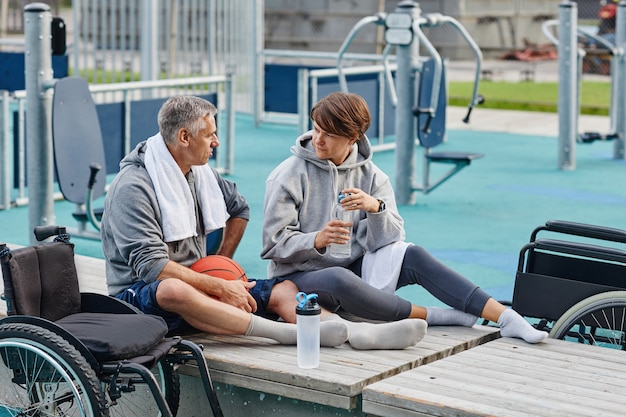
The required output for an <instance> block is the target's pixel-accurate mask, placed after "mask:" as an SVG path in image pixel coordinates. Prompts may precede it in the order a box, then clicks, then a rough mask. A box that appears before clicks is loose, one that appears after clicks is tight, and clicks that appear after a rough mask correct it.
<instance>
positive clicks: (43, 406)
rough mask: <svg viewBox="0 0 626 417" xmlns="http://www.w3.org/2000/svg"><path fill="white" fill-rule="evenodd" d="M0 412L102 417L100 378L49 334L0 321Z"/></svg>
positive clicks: (65, 344) (64, 342)
mask: <svg viewBox="0 0 626 417" xmlns="http://www.w3.org/2000/svg"><path fill="white" fill-rule="evenodd" d="M0 415H2V416H5V415H9V416H67V417H78V416H82V417H102V416H108V415H109V413H108V409H107V406H106V402H105V398H104V394H103V392H102V389H101V386H100V381H99V379H98V377H97V375H96V373H95V371H94V370H93V368H92V367H91V366H90V365H89V363H88V362H87V360H86V359H85V358H84V357H83V356H82V355H81V354H80V353H79V352H78V350H76V348H75V347H74V346H73V345H72V344H70V343H69V342H68V341H67V340H65V339H63V338H62V337H60V336H59V335H57V334H56V333H54V332H51V331H49V330H47V329H44V328H42V327H38V326H34V325H30V324H25V323H6V324H0Z"/></svg>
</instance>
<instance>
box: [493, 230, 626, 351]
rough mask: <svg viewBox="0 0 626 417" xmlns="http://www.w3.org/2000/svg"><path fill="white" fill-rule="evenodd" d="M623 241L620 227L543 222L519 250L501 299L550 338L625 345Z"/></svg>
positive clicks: (622, 347)
mask: <svg viewBox="0 0 626 417" xmlns="http://www.w3.org/2000/svg"><path fill="white" fill-rule="evenodd" d="M556 237H558V239H557V238H556ZM624 243H626V231H624V230H620V229H615V228H609V227H603V226H596V225H590V224H584V223H574V222H568V221H563V220H550V221H548V222H546V223H545V225H542V226H539V227H537V228H535V229H534V230H533V232H532V234H531V236H530V241H529V243H528V244H526V245H524V247H523V248H522V249H521V251H520V255H519V262H518V267H517V272H516V276H515V284H514V289H513V298H512V301H508V302H504V304H508V305H510V306H511V307H512V308H513V309H514V310H516V311H517V312H518V313H520V314H521V315H522V316H524V317H526V318H527V319H529V321H530V322H533V325H534V326H535V327H536V328H537V329H540V330H546V331H548V332H549V333H550V337H552V338H555V339H562V340H569V341H573V342H578V343H584V344H589V345H596V346H602V347H608V348H614V349H619V350H626V251H624V249H623V244H624Z"/></svg>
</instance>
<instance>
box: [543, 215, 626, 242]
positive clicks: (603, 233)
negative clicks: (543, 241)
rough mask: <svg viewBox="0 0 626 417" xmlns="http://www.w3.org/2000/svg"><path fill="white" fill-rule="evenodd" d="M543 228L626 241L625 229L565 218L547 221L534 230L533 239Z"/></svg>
mask: <svg viewBox="0 0 626 417" xmlns="http://www.w3.org/2000/svg"><path fill="white" fill-rule="evenodd" d="M542 230H546V231H549V232H556V233H566V234H570V235H574V236H581V237H588V238H592V239H600V240H607V241H611V242H618V243H626V231H625V230H621V229H616V228H612V227H604V226H596V225H591V224H585V223H576V222H569V221H565V220H549V221H547V222H546V224H545V226H539V227H538V228H536V229H535V230H534V231H533V233H532V236H531V241H535V239H536V236H537V234H538V233H539V232H540V231H542Z"/></svg>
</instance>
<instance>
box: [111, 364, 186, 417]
mask: <svg viewBox="0 0 626 417" xmlns="http://www.w3.org/2000/svg"><path fill="white" fill-rule="evenodd" d="M150 371H151V372H152V373H153V374H154V376H155V378H156V380H157V383H158V385H159V388H160V389H161V392H162V394H163V397H164V398H165V401H166V402H167V405H168V406H169V408H170V411H171V412H172V415H173V416H175V415H176V413H177V411H178V405H179V400H180V380H179V376H178V372H176V370H175V369H174V367H173V366H172V364H170V363H169V362H167V361H166V360H161V361H160V362H159V363H158V364H157V365H156V366H155V367H154V368H152V369H151V370H150ZM120 377H121V378H125V377H128V378H130V380H129V381H127V382H126V383H127V384H128V387H129V388H130V389H128V390H125V392H122V395H121V397H119V398H118V399H111V398H110V395H109V394H110V390H109V388H110V384H109V382H105V383H103V390H104V391H105V393H106V394H107V396H108V398H109V401H108V402H109V403H110V404H111V406H110V408H109V414H110V416H111V417H118V416H119V417H123V416H124V417H133V416H134V417H139V416H142V417H143V416H155V417H156V416H161V413H160V410H159V407H158V405H157V403H156V401H155V400H154V397H153V395H152V393H151V392H150V389H149V388H148V386H147V385H146V384H145V383H144V382H143V381H142V380H141V378H139V377H137V376H134V375H120Z"/></svg>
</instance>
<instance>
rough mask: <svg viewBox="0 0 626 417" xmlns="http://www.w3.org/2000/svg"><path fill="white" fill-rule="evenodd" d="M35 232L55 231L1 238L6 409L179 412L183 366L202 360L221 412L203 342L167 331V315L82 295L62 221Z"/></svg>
mask: <svg viewBox="0 0 626 417" xmlns="http://www.w3.org/2000/svg"><path fill="white" fill-rule="evenodd" d="M35 235H36V237H37V240H38V241H43V240H45V239H48V238H50V237H52V236H55V237H54V241H52V242H45V243H41V244H37V245H34V246H29V247H22V248H18V249H9V248H8V245H6V244H0V261H1V264H2V275H3V281H4V294H3V298H4V299H5V301H6V303H7V313H8V315H7V317H6V318H3V319H2V320H0V415H2V416H4V415H10V416H67V417H71V416H89V417H92V416H93V417H100V416H163V417H173V416H175V415H176V413H177V411H178V407H179V394H180V382H179V377H178V372H177V369H178V367H179V366H180V365H182V364H187V363H190V364H194V363H195V365H196V366H197V369H198V372H199V374H200V377H201V379H202V381H203V385H204V390H205V392H206V396H207V399H208V402H209V407H210V408H211V412H212V415H213V416H215V417H221V416H222V415H223V414H222V410H221V407H220V404H219V401H218V398H217V395H216V392H215V389H214V387H213V384H212V382H211V379H210V375H209V372H208V367H207V365H206V362H205V359H204V356H203V354H202V350H201V347H200V346H198V345H196V344H194V343H193V342H191V341H187V340H184V339H183V338H182V337H180V336H173V337H170V336H168V335H167V326H166V324H165V322H164V320H163V319H162V318H161V317H157V316H153V315H148V314H143V313H141V312H139V311H138V310H137V309H135V308H134V307H132V306H130V305H128V304H127V303H124V302H122V301H120V300H117V299H116V298H113V297H109V296H106V295H102V294H94V293H81V292H80V291H79V288H78V278H77V273H76V267H75V264H74V245H73V244H72V243H71V242H70V237H69V235H68V234H67V233H66V229H65V228H64V227H58V226H42V227H37V228H35ZM206 414H209V412H208V411H207V412H206Z"/></svg>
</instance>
